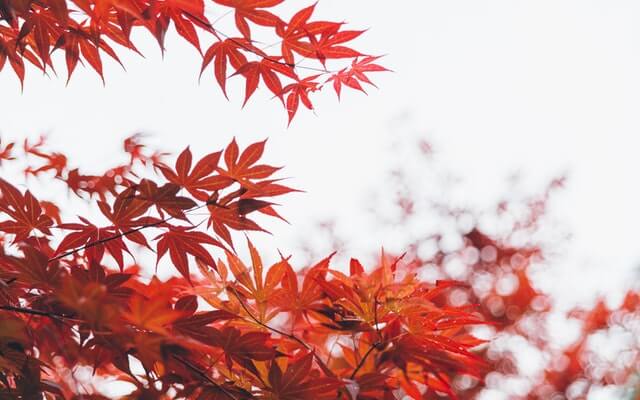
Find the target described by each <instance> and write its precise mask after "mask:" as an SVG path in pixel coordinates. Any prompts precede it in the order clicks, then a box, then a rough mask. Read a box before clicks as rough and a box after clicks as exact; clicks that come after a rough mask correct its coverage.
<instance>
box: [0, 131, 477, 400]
mask: <svg viewBox="0 0 640 400" xmlns="http://www.w3.org/2000/svg"><path fill="white" fill-rule="evenodd" d="M46 147H47V146H46V143H45V141H44V140H40V141H37V142H35V143H30V142H28V141H25V142H24V144H23V146H22V149H21V150H18V146H15V145H11V146H7V148H8V150H7V151H6V152H5V154H4V155H3V158H2V159H3V161H4V164H11V163H15V162H18V161H16V160H29V162H28V164H29V165H27V166H25V167H24V171H25V173H26V174H27V175H34V176H36V177H38V178H41V179H48V182H49V183H51V178H52V177H53V178H55V180H57V181H59V182H60V184H61V185H62V187H65V186H66V187H67V188H68V190H69V191H70V192H71V193H74V195H77V196H79V197H81V198H83V199H85V200H86V201H88V202H90V203H94V204H95V205H96V210H97V213H96V214H98V215H97V216H96V215H93V216H91V217H89V216H87V217H78V220H77V221H67V219H66V214H67V210H65V208H64V207H62V204H61V203H58V204H54V202H48V201H44V200H38V198H37V197H35V196H34V195H33V194H32V193H31V192H30V191H28V190H27V191H23V190H21V189H18V187H17V185H16V184H13V183H10V182H8V181H6V180H0V232H1V233H2V236H1V237H2V247H0V251H1V252H0V397H3V398H5V397H8V398H14V397H15V398H25V399H31V398H41V397H42V396H45V397H46V398H50V399H72V398H75V399H102V398H106V397H107V396H109V394H108V392H105V391H104V390H105V388H107V387H108V385H106V384H105V383H104V382H106V380H108V381H110V382H113V381H114V380H115V381H121V382H125V383H127V384H128V385H129V386H130V391H131V393H130V394H129V395H127V396H125V397H124V398H127V399H152V398H153V399H161V398H167V399H168V398H185V399H201V400H205V399H282V400H284V399H287V400H289V399H291V400H292V399H337V398H339V399H360V400H369V399H381V398H384V399H400V398H403V397H404V396H410V397H412V398H415V399H420V398H424V396H431V395H434V394H435V393H439V394H442V395H448V396H450V397H454V396H455V393H454V390H453V388H452V378H453V377H454V376H455V375H460V374H463V375H467V376H469V377H471V378H472V379H475V380H481V379H482V378H483V376H484V373H485V372H486V364H485V361H484V360H483V359H482V358H481V357H480V356H479V355H478V354H477V352H476V348H477V347H478V346H482V345H483V343H484V342H483V341H482V340H479V339H477V338H475V337H474V336H473V335H471V334H470V330H469V328H470V327H472V326H474V325H478V324H483V323H485V322H484V319H483V318H482V317H480V315H479V314H477V313H476V312H475V309H474V307H473V306H469V305H467V306H464V307H455V306H452V305H451V304H449V303H448V302H447V301H446V296H445V294H446V293H448V292H449V291H450V290H452V289H455V288H457V287H459V283H457V282H455V281H438V282H425V281H423V280H421V279H420V278H419V271H418V270H417V269H416V268H415V266H413V265H412V264H411V263H405V262H403V261H402V260H401V259H400V258H392V257H389V256H385V255H384V254H383V255H382V256H381V258H380V261H379V263H378V264H377V265H375V266H373V267H372V268H365V267H363V266H362V265H361V264H360V263H359V262H358V261H357V260H351V262H350V265H349V266H348V268H345V269H334V268H332V267H331V266H330V260H331V257H328V258H326V259H324V260H322V261H320V262H319V263H317V264H315V265H313V266H311V267H307V268H302V269H295V268H294V267H293V266H292V265H291V264H290V258H289V257H286V256H281V258H280V259H279V260H278V261H277V262H276V263H275V264H274V265H271V266H270V267H266V266H265V265H263V261H262V258H261V256H260V254H259V252H258V250H257V249H256V248H255V247H254V246H253V245H252V243H251V242H250V241H247V242H248V246H249V252H248V254H249V257H248V258H249V259H250V260H249V261H248V262H247V261H244V260H242V259H241V258H240V257H239V256H238V255H237V253H236V251H235V243H234V238H233V236H234V234H233V232H234V231H252V230H254V231H257V230H262V228H261V227H260V225H258V223H257V222H256V220H255V216H256V215H258V214H262V215H264V216H265V217H266V216H269V217H276V218H282V217H280V216H279V215H278V213H277V212H276V210H275V209H274V205H273V204H272V202H271V200H272V198H273V197H275V196H279V195H283V194H286V193H290V192H292V191H293V190H292V189H290V188H288V187H287V186H285V185H283V184H282V182H280V181H278V179H277V178H275V179H274V178H273V176H274V175H275V174H277V173H278V168H275V167H272V166H269V165H266V164H262V163H261V162H260V159H261V157H262V154H263V151H264V147H265V142H264V141H263V142H258V143H254V144H251V145H249V146H247V147H246V148H241V147H240V146H238V144H237V143H236V142H235V140H233V141H232V142H231V143H230V144H229V145H228V146H227V147H226V148H225V149H224V150H221V151H217V152H212V153H209V154H206V155H204V156H202V157H200V158H195V159H194V155H193V154H192V152H191V150H190V149H189V148H187V149H185V150H183V151H182V152H181V153H180V154H179V155H178V156H177V158H176V160H175V162H166V161H165V160H166V158H167V155H166V154H163V153H158V152H150V151H149V150H148V149H147V148H146V147H145V146H144V145H143V144H142V143H141V142H140V137H139V136H133V137H131V138H128V139H127V140H126V141H125V143H124V149H125V151H126V153H127V154H128V156H129V161H128V162H127V163H123V164H122V165H118V166H115V167H113V168H111V169H109V170H108V171H106V172H105V173H103V174H94V175H88V174H85V173H84V172H81V171H80V170H79V169H77V168H71V167H70V166H69V165H68V162H67V157H66V156H64V155H63V154H61V153H55V152H50V151H48V150H47V149H46ZM18 151H22V153H21V154H18ZM195 160H197V161H195ZM49 187H51V186H49ZM196 210H200V212H195V211H196ZM203 212H204V213H205V214H206V215H204V216H203ZM98 217H99V218H98ZM198 218H201V219H202V220H198ZM96 220H101V221H103V222H102V223H100V222H97V221H96ZM236 241H237V240H236ZM154 253H155V256H154ZM148 256H151V257H148ZM153 258H155V259H156V266H155V268H156V269H157V270H160V269H162V272H165V274H164V275H166V272H167V269H170V270H171V272H172V275H173V277H170V278H168V279H164V280H163V279H160V278H159V277H158V276H157V275H155V274H153V270H154V265H153V262H152V263H151V264H150V265H145V263H144V262H139V263H137V262H136V260H145V259H146V260H147V261H148V260H149V259H151V260H152V259H153Z"/></svg>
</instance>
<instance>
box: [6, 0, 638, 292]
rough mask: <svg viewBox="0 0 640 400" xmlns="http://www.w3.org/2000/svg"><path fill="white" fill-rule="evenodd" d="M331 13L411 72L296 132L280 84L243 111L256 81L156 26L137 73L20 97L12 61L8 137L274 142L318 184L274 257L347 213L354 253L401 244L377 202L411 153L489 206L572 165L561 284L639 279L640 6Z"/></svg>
mask: <svg viewBox="0 0 640 400" xmlns="http://www.w3.org/2000/svg"><path fill="white" fill-rule="evenodd" d="M295 3H296V8H298V7H302V6H303V5H306V3H309V4H310V3H311V2H310V1H309V2H302V1H300V2H295ZM302 3H305V4H302ZM298 4H299V5H298ZM317 12H318V17H325V18H328V19H329V18H330V19H335V20H345V21H347V22H349V23H350V26H351V27H353V28H369V31H368V32H367V33H366V34H365V35H363V36H362V38H361V39H359V40H358V42H357V48H358V49H362V50H363V51H367V52H370V53H375V54H387V56H386V57H385V58H384V61H383V63H384V65H385V66H387V67H389V68H391V69H393V70H394V71H395V72H394V73H388V74H379V75H378V76H375V77H374V80H375V82H376V83H377V84H378V86H379V90H376V89H372V90H370V91H369V95H368V96H364V95H361V94H359V93H356V92H348V93H346V94H345V95H344V96H343V98H342V101H341V102H340V103H338V101H337V100H336V98H335V95H333V94H332V93H330V92H329V91H328V90H326V91H324V92H323V93H321V94H319V95H316V96H315V104H316V113H315V115H314V114H313V113H309V112H303V111H302V110H301V112H299V114H298V116H297V117H296V119H295V120H294V122H293V124H292V125H291V127H290V128H288V129H287V128H286V114H285V112H284V111H283V109H282V107H281V105H280V104H278V103H277V102H276V101H273V100H271V99H270V96H269V95H268V94H267V93H266V92H264V91H263V92H261V93H258V94H256V95H255V96H254V98H253V99H252V101H251V102H250V103H249V104H248V106H247V107H246V108H245V109H244V110H241V109H240V105H241V101H242V96H243V90H242V87H241V85H237V84H231V87H230V88H229V92H230V93H231V94H232V95H231V101H230V102H228V101H226V100H225V99H224V97H223V96H222V95H221V93H220V90H219V88H218V87H217V85H216V84H215V82H214V80H213V77H212V73H211V71H210V72H209V73H208V74H207V75H205V77H204V78H203V80H202V82H201V83H198V79H197V77H198V72H199V58H198V56H197V54H196V53H195V52H194V50H193V49H192V48H190V47H189V46H188V45H187V44H186V43H183V42H182V41H181V40H175V34H170V35H168V36H169V38H168V44H167V47H168V51H167V52H166V55H165V57H164V59H162V58H161V56H160V52H159V50H158V49H157V46H156V45H155V43H154V42H153V39H151V38H150V37H147V36H144V37H141V38H140V39H141V40H140V45H139V48H140V49H141V50H142V51H143V53H144V54H145V56H146V58H144V59H143V58H140V57H138V56H136V55H131V54H127V53H124V52H123V56H122V59H123V61H124V64H125V65H126V68H127V70H126V71H123V70H122V69H121V68H120V67H119V66H118V65H117V64H115V63H111V62H107V65H106V69H105V70H106V72H105V75H106V81H107V84H106V86H103V85H102V83H101V81H100V80H99V78H97V76H96V75H95V74H94V73H93V72H91V71H88V70H84V69H78V70H77V72H76V73H75V76H74V77H73V79H72V80H71V83H70V84H69V85H68V87H65V79H64V78H63V77H62V76H61V77H59V78H56V77H51V78H50V77H44V76H42V75H40V74H38V72H36V71H33V70H30V71H28V76H27V79H26V85H25V89H24V93H22V94H21V93H20V88H19V84H18V82H17V79H16V78H15V76H14V75H13V74H12V72H10V69H9V67H8V66H7V67H5V70H4V71H3V73H2V74H0V91H1V92H2V96H1V97H0V110H1V112H2V115H1V119H0V120H1V123H0V133H1V134H2V135H3V137H6V138H21V137H23V136H25V135H37V134H40V133H47V134H49V136H50V138H51V142H52V144H53V145H54V146H56V147H58V148H61V149H63V150H64V151H65V152H67V153H69V154H70V155H71V156H72V158H71V159H72V162H73V163H77V164H78V165H81V166H88V165H95V166H96V169H97V170H99V169H101V168H104V167H106V166H108V165H110V164H111V163H112V162H113V157H114V154H118V152H119V151H120V147H121V140H122V139H123V138H124V137H126V136H129V135H131V134H132V133H135V132H144V133H148V134H150V135H152V136H150V137H149V139H148V140H149V142H150V143H151V144H153V145H155V146H157V147H160V148H162V149H166V150H171V151H174V152H178V151H180V150H181V149H182V148H184V147H185V146H186V145H191V146H192V149H193V150H194V151H195V152H199V153H200V154H205V153H208V152H211V151H214V150H218V149H220V148H221V147H222V146H223V145H225V144H226V143H228V142H229V141H230V139H231V137H232V136H233V135H236V136H237V137H238V140H239V141H240V143H241V144H245V145H246V144H248V143H250V142H253V141H255V140H257V139H263V138H265V137H269V145H268V148H267V154H266V158H267V160H268V161H270V162H271V163H273V164H276V165H284V166H285V169H284V175H286V176H290V177H292V179H291V181H290V183H291V185H293V186H295V187H297V188H300V189H304V190H305V191H306V193H304V194H296V195H292V196H289V198H288V199H286V200H284V201H283V205H284V207H283V208H282V212H283V214H284V215H285V216H286V217H287V218H288V219H289V220H290V222H291V225H284V224H277V223H276V224H269V225H268V226H269V228H271V230H272V231H273V232H274V235H273V236H272V237H267V236H266V235H262V236H257V237H256V238H255V240H256V241H257V242H258V243H260V245H261V246H262V247H264V248H265V251H267V252H272V253H273V254H275V248H276V247H277V248H280V249H284V250H291V249H295V248H296V246H298V245H299V243H300V240H301V238H305V237H307V236H309V235H312V234H313V225H314V223H315V222H317V221H322V220H326V219H331V218H335V219H336V220H337V221H338V222H337V226H336V230H337V231H339V232H340V234H341V235H342V236H345V237H347V238H349V241H348V243H347V245H346V249H345V251H346V252H349V253H353V254H355V255H357V256H364V255H366V254H371V253H372V252H373V251H376V250H377V249H378V248H379V247H380V246H381V245H383V244H385V243H391V247H392V248H393V246H395V245H400V244H397V242H398V241H397V240H396V239H397V238H395V237H392V235H393V231H389V230H383V229H380V230H376V229H374V228H375V226H376V224H377V221H375V220H372V215H371V214H370V213H369V212H368V211H366V209H367V208H370V205H371V204H374V203H373V202H371V199H372V197H371V196H372V193H374V194H375V193H377V194H378V195H383V196H384V194H385V187H386V185H388V183H387V181H386V180H385V178H386V176H387V173H388V171H389V170H390V169H391V168H392V166H397V165H398V164H404V166H403V168H404V169H405V170H407V171H410V172H411V176H412V177H413V178H414V180H413V182H414V184H415V185H422V186H421V187H420V190H419V192H421V193H429V192H430V191H431V192H432V194H433V192H440V191H442V190H443V187H442V185H441V184H438V181H437V179H435V178H433V177H434V176H441V175H443V174H444V175H447V174H448V175H451V176H455V177H458V178H461V181H460V182H459V183H457V186H456V190H455V191H454V193H453V194H451V195H452V196H454V197H455V202H456V204H465V205H466V206H468V207H471V208H479V209H482V208H483V207H489V206H491V205H492V204H494V203H495V201H497V200H498V199H499V196H502V195H504V194H505V191H507V192H508V191H509V190H510V189H509V185H508V184H507V182H508V179H509V178H510V177H512V176H513V175H514V174H517V175H518V176H520V183H521V184H520V186H519V190H521V191H522V192H523V193H528V192H529V193H535V192H536V191H540V190H541V189H542V188H543V187H544V184H545V183H546V182H547V181H548V180H549V179H551V178H553V177H557V176H560V175H566V176H567V178H568V180H567V185H566V188H565V190H564V191H562V192H561V193H559V194H558V195H557V197H556V198H555V199H554V201H553V202H552V204H551V205H552V214H553V216H554V220H555V221H556V223H557V231H554V229H555V228H556V225H554V226H553V227H551V228H553V229H551V228H550V229H549V231H550V233H549V235H551V236H550V237H554V236H553V235H556V234H557V233H558V232H563V233H566V232H569V233H571V237H570V238H569V240H568V242H566V243H565V242H563V243H562V244H561V246H560V244H559V246H560V249H561V250H562V252H563V254H564V255H565V257H564V258H563V259H562V262H559V265H557V266H555V267H554V268H555V272H554V274H555V275H554V278H553V279H552V280H551V282H550V284H551V285H552V287H553V290H555V291H557V292H571V293H572V294H573V295H575V296H573V297H575V298H579V297H581V296H582V297H585V296H587V295H589V294H591V293H593V291H594V290H603V291H612V290H613V289H614V288H616V287H618V286H619V285H621V284H623V283H625V282H628V281H629V279H628V278H629V277H630V276H632V275H631V274H632V270H633V268H635V267H636V265H637V264H638V261H639V260H640V249H639V247H638V243H637V242H638V235H637V224H638V222H639V221H640V208H639V207H638V204H640V190H638V179H637V177H638V172H637V171H638V167H639V164H640V160H639V158H638V156H637V152H638V143H640V141H639V140H638V137H639V135H638V134H639V131H640V113H638V110H639V109H640V25H639V24H638V21H640V3H638V2H636V1H612V0H602V1H589V0H580V1H560V0H548V1H546V0H535V1H518V0H505V1H477V0H468V1H455V0H448V1H426V0H420V1H411V2H408V1H407V2H389V1H385V2H382V1H370V0H369V1H365V0H350V1H341V0H321V1H320V2H319V4H318V6H317ZM227 18H228V17H227ZM229 19H231V18H229ZM60 70H61V71H63V68H62V66H61V67H60ZM63 74H64V73H63V72H61V75H63ZM417 138H423V139H425V140H428V141H429V142H430V143H432V144H433V148H434V149H435V153H434V159H433V161H432V162H431V163H429V164H427V165H426V166H425V164H424V163H418V162H417V161H416V159H415V158H411V157H406V158H399V157H400V154H403V153H401V152H400V150H397V149H398V147H397V146H400V147H402V146H405V147H406V146H410V145H411V143H413V142H415V140H416V139H417ZM393 146H396V147H393ZM414 163H415V164H414ZM429 168H431V170H427V169H429ZM423 173H424V176H425V179H424V181H421V179H420V177H421V176H422V174H423ZM425 223H427V222H425ZM554 232H555V233H554ZM318 245H319V246H321V245H322V244H318ZM325 245H326V244H325ZM576 277H577V278H576Z"/></svg>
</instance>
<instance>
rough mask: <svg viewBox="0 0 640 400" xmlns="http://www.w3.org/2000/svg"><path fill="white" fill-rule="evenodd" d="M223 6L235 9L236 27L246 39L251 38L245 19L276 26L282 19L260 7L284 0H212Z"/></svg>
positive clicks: (263, 24) (276, 3)
mask: <svg viewBox="0 0 640 400" xmlns="http://www.w3.org/2000/svg"><path fill="white" fill-rule="evenodd" d="M214 1H215V2H216V3H218V4H222V5H223V6H227V7H233V8H235V9H236V13H235V20H236V27H238V30H239V31H240V33H242V36H244V37H245V38H246V39H247V40H250V39H251V28H250V27H249V24H248V23H247V20H250V21H251V22H253V23H255V24H258V25H261V26H276V25H277V24H278V23H281V22H282V20H281V19H280V18H279V17H278V16H276V15H274V14H272V13H270V12H269V11H266V10H261V8H268V7H274V6H277V5H278V4H280V3H282V2H283V1H284V0H214Z"/></svg>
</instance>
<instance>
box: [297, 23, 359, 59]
mask: <svg viewBox="0 0 640 400" xmlns="http://www.w3.org/2000/svg"><path fill="white" fill-rule="evenodd" d="M339 27H340V26H339V25H337V26H335V25H330V26H329V27H327V29H325V30H324V31H322V33H321V34H320V38H319V39H317V38H316V35H314V34H308V35H307V37H308V39H309V43H310V44H311V46H310V47H311V49H312V52H303V53H302V55H303V56H305V57H312V58H317V59H318V60H320V62H321V63H322V65H324V64H325V61H326V59H328V58H355V57H359V56H361V55H362V54H361V53H360V52H359V51H356V50H354V49H352V48H350V47H346V46H342V45H341V44H343V43H345V42H349V41H352V40H354V39H356V38H357V37H358V36H360V35H362V34H363V33H364V32H365V31H342V32H340V31H338V29H339Z"/></svg>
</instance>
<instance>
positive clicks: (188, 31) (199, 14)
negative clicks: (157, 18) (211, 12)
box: [152, 0, 211, 51]
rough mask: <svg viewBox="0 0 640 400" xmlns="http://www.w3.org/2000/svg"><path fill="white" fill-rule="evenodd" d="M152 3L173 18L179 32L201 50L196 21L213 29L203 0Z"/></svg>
mask: <svg viewBox="0 0 640 400" xmlns="http://www.w3.org/2000/svg"><path fill="white" fill-rule="evenodd" d="M152 4H153V5H152V8H154V11H158V12H160V13H161V14H162V15H163V16H165V17H168V18H171V20H172V21H173V23H174V24H175V27H176V31H177V32H178V34H179V35H180V36H182V37H183V38H185V39H186V40H187V41H188V42H189V43H191V44H192V45H193V46H194V47H195V48H196V49H198V51H200V40H199V39H198V34H197V33H196V30H195V27H194V23H195V24H197V25H198V26H199V27H201V28H204V29H207V30H210V29H211V28H210V26H211V24H210V23H209V21H208V19H207V17H205V15H204V1H203V0H165V1H162V2H154V3H152Z"/></svg>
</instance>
